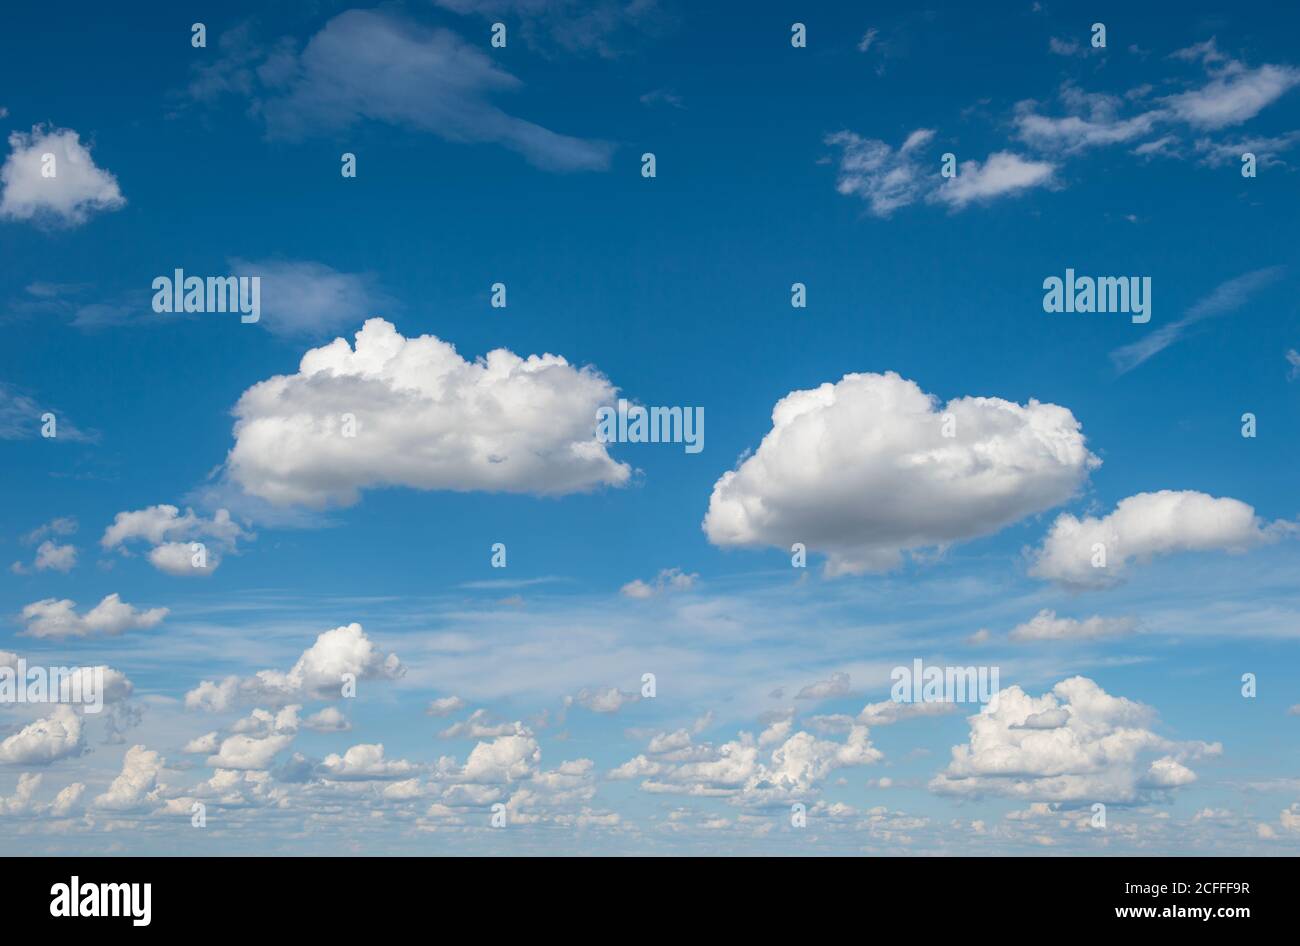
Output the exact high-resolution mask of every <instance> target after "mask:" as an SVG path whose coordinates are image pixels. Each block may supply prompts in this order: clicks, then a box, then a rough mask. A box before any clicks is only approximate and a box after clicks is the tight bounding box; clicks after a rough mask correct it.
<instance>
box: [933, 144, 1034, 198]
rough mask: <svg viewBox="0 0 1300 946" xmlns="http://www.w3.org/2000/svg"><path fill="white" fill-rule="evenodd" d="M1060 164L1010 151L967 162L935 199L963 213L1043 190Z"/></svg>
mask: <svg viewBox="0 0 1300 946" xmlns="http://www.w3.org/2000/svg"><path fill="white" fill-rule="evenodd" d="M1055 171H1056V165H1054V164H1052V163H1051V162H1049V161H1030V160H1027V159H1025V158H1022V157H1021V156H1020V155H1018V154H1013V153H1012V152H1010V151H998V152H995V153H994V154H990V155H989V156H988V160H986V161H985V162H984V163H983V164H980V163H979V162H978V161H963V162H962V163H961V165H960V167H959V168H958V170H957V176H956V177H952V178H948V179H946V180H945V181H944V182H943V184H942V185H941V186H940V187H939V189H938V190H936V191H933V192H932V194H931V199H932V200H935V201H938V202H940V203H944V204H947V205H948V206H950V207H952V208H954V209H956V210H960V209H961V208H963V207H965V206H966V205H967V204H969V203H972V202H977V201H989V200H992V199H993V198H995V197H1003V196H1006V195H1010V194H1015V193H1019V192H1022V191H1025V190H1028V189H1029V188H1031V187H1041V186H1043V185H1044V184H1047V183H1049V182H1050V181H1051V180H1052V175H1053V174H1054V173H1055Z"/></svg>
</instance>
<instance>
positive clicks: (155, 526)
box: [99, 503, 251, 577]
mask: <svg viewBox="0 0 1300 946" xmlns="http://www.w3.org/2000/svg"><path fill="white" fill-rule="evenodd" d="M247 538H251V535H250V534H249V533H248V532H246V531H244V529H243V528H242V527H241V526H240V525H239V524H238V523H237V522H235V521H234V520H233V519H231V517H230V513H229V511H228V510H225V509H218V510H217V511H216V512H215V513H213V515H212V518H211V519H205V518H204V517H203V516H199V515H196V514H195V512H194V510H193V509H186V510H185V513H184V515H182V514H181V511H180V510H179V509H178V508H177V507H175V506H171V505H167V504H165V503H164V504H160V505H157V506H149V507H147V508H145V509H136V510H131V511H128V512H119V513H118V514H117V515H116V516H114V517H113V522H112V524H111V525H110V526H109V527H108V528H107V529H105V530H104V535H103V536H102V537H101V538H100V540H99V544H100V546H101V547H102V548H104V549H105V550H111V549H122V550H125V549H126V547H127V546H128V545H129V544H131V543H134V542H143V543H147V544H149V545H151V546H153V548H151V549H150V550H149V554H148V558H149V563H150V564H151V565H153V566H154V568H157V569H158V570H159V571H161V572H165V573H167V574H169V575H176V576H178V577H191V576H203V575H210V574H212V572H214V571H216V569H217V566H218V565H220V564H221V556H222V553H223V552H230V551H233V550H234V549H235V547H236V544H237V543H238V542H239V540H241V539H247ZM196 543H197V544H201V545H202V546H203V549H202V554H201V555H199V550H197V549H195V548H194V547H193V546H194V545H195V544H196Z"/></svg>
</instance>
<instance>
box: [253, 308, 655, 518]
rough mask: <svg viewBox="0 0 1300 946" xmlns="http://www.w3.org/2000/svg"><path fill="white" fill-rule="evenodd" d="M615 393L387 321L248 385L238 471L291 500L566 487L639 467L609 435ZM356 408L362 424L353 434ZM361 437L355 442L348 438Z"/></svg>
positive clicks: (544, 359) (581, 377)
mask: <svg viewBox="0 0 1300 946" xmlns="http://www.w3.org/2000/svg"><path fill="white" fill-rule="evenodd" d="M614 394H615V389H614V388H613V387H612V386H611V385H610V383H609V382H608V381H606V380H605V379H604V378H603V377H601V376H600V375H599V374H597V373H596V372H595V371H592V370H590V369H581V370H579V369H576V368H574V367H572V366H571V365H570V364H569V363H568V362H567V361H565V360H564V359H563V358H561V357H559V356H556V355H530V356H528V357H527V358H521V357H520V356H518V355H516V354H514V353H512V352H509V351H507V350H505V349H497V350H496V351H492V352H489V353H488V355H487V356H486V357H485V358H482V359H480V360H478V361H475V362H469V361H466V360H465V359H463V358H461V357H460V355H458V354H457V353H456V349H455V348H454V347H452V346H451V345H449V344H448V343H446V342H444V341H442V340H441V339H438V338H436V337H435V336H432V335H422V336H420V337H418V338H404V337H403V336H402V335H400V334H399V333H398V331H397V329H396V328H394V327H393V325H391V324H390V323H388V322H386V321H384V320H382V319H371V320H369V321H367V322H366V323H365V325H364V326H363V328H362V329H361V330H360V331H359V332H358V333H357V335H356V345H355V348H354V347H353V346H350V345H349V344H348V343H347V342H346V341H345V340H344V339H342V338H338V339H335V340H334V341H333V342H332V343H331V344H329V345H326V346H324V347H322V348H315V349H312V350H310V351H308V352H307V353H306V354H305V355H304V356H303V358H302V362H301V364H300V365H299V368H298V372H297V373H296V374H293V375H277V376H276V377H273V378H270V379H268V380H266V381H262V382H260V383H258V384H256V385H254V386H253V387H251V388H249V389H248V390H247V391H245V392H244V394H243V396H242V397H240V399H239V403H238V404H237V405H236V406H235V411H234V413H235V416H236V418H237V421H236V423H235V430H234V435H235V445H234V446H233V447H232V448H231V450H230V454H229V456H228V458H227V471H228V474H229V476H230V477H232V478H233V480H234V481H235V482H236V483H238V484H239V485H240V486H242V487H243V489H244V490H246V491H247V492H248V493H251V494H253V495H255V496H258V497H261V498H263V499H266V500H269V501H271V502H273V503H278V504H302V505H308V506H316V507H319V506H324V505H327V504H331V503H341V504H349V503H353V502H355V501H356V500H357V498H358V493H359V491H360V490H362V489H365V488H375V487H381V486H408V487H412V488H415V489H447V490H492V491H501V492H516V493H535V494H549V495H558V494H562V493H570V492H575V491H580V490H589V489H592V488H595V487H598V486H602V485H621V484H623V483H625V482H627V480H628V478H629V476H630V475H631V470H630V468H629V467H628V466H627V465H626V464H624V463H617V462H615V461H614V460H613V459H612V458H611V457H610V456H609V454H608V453H607V452H606V449H605V445H604V444H602V443H600V442H599V441H598V440H597V439H596V410H597V408H598V407H600V406H602V405H607V404H609V403H612V401H613V399H614ZM344 415H350V417H351V419H352V420H354V421H355V429H354V430H346V431H345V429H344V424H345V421H344ZM345 433H346V434H354V436H345Z"/></svg>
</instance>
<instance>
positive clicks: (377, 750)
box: [319, 743, 418, 781]
mask: <svg viewBox="0 0 1300 946" xmlns="http://www.w3.org/2000/svg"><path fill="white" fill-rule="evenodd" d="M417 768H418V767H417V766H416V765H414V764H413V763H411V762H406V761H404V760H402V759H386V758H384V747H383V744H382V743H380V744H375V745H364V744H363V745H356V746H353V747H352V748H350V749H348V751H347V752H345V753H343V755H338V754H337V753H331V754H330V755H328V756H326V757H325V760H324V761H323V762H322V763H321V765H320V770H319V771H320V775H321V776H322V777H324V778H327V779H330V780H333V781H374V780H386V779H399V778H405V777H407V776H409V775H410V774H411V773H413V772H415V771H417Z"/></svg>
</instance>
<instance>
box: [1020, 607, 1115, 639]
mask: <svg viewBox="0 0 1300 946" xmlns="http://www.w3.org/2000/svg"><path fill="white" fill-rule="evenodd" d="M1136 630H1137V621H1135V620H1133V619H1132V618H1104V617H1100V616H1093V617H1090V618H1086V619H1084V620H1082V621H1080V620H1078V619H1076V618H1062V617H1057V616H1056V612H1055V611H1051V610H1048V609H1047V608H1044V609H1043V610H1042V611H1039V612H1038V613H1037V614H1035V615H1034V616H1033V617H1032V618H1030V619H1029V620H1028V621H1026V622H1025V623H1024V624H1019V625H1017V626H1016V627H1014V628H1013V629H1012V630H1011V633H1010V634H1009V635H1007V636H1008V637H1010V638H1011V640H1013V641H1076V640H1096V639H1097V638H1102V637H1123V636H1125V635H1127V634H1132V633H1133V632H1134V631H1136Z"/></svg>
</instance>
